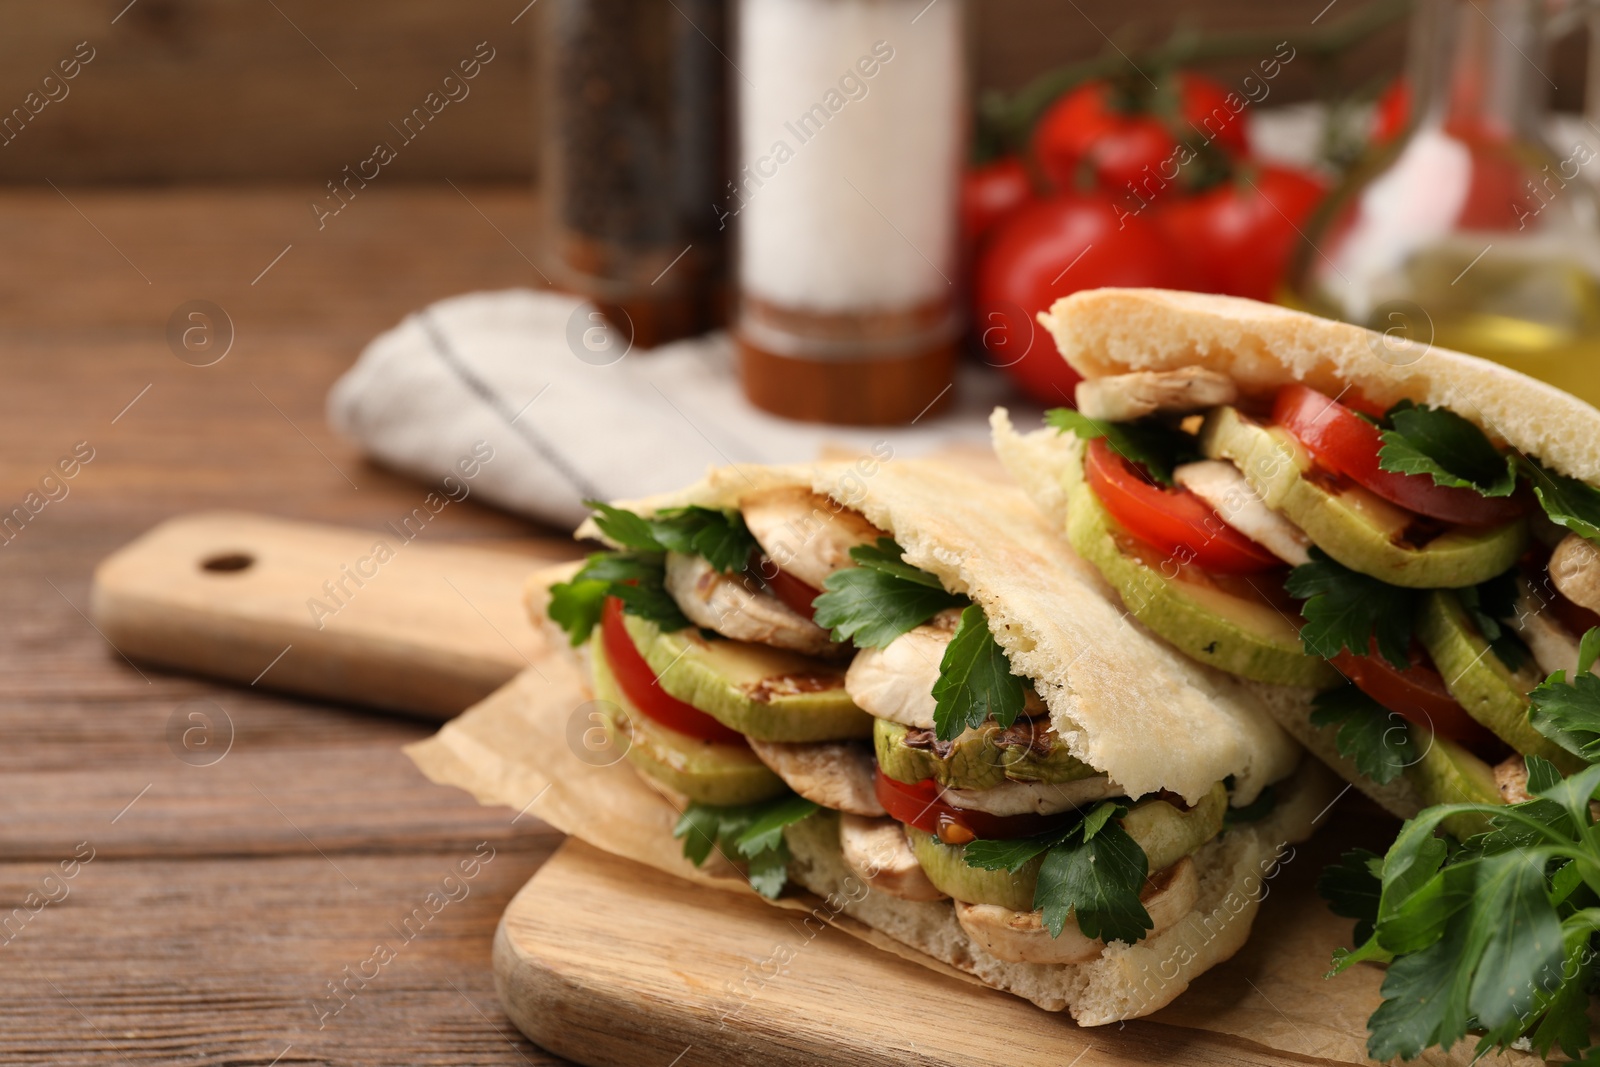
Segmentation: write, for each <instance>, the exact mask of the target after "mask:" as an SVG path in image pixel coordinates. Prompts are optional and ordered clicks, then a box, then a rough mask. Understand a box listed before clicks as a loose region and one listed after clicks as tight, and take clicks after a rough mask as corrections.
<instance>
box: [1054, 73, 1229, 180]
mask: <svg viewBox="0 0 1600 1067" xmlns="http://www.w3.org/2000/svg"><path fill="white" fill-rule="evenodd" d="M1177 79H1178V84H1177V91H1178V98H1179V102H1178V114H1176V115H1171V116H1167V115H1160V114H1157V113H1156V107H1155V103H1156V102H1155V100H1154V99H1153V98H1152V96H1151V94H1148V93H1145V92H1144V91H1143V88H1142V87H1140V88H1139V90H1138V91H1137V92H1134V91H1129V90H1126V89H1124V88H1122V87H1120V86H1117V85H1115V84H1113V83H1112V82H1109V81H1104V80H1095V81H1088V82H1084V83H1083V84H1082V85H1080V86H1078V87H1077V88H1076V89H1073V90H1071V91H1069V92H1067V93H1064V94H1063V95H1062V96H1061V97H1060V98H1059V99H1057V100H1056V102H1055V103H1053V104H1052V105H1050V107H1049V108H1048V109H1046V110H1045V112H1044V114H1043V115H1041V116H1040V117H1039V121H1038V123H1037V124H1035V126H1034V129H1033V140H1032V149H1033V154H1034V158H1035V159H1037V160H1038V162H1039V167H1040V169H1041V170H1042V171H1043V172H1044V174H1045V176H1046V177H1048V178H1049V179H1050V181H1051V182H1053V183H1054V184H1055V186H1056V188H1058V189H1080V188H1082V184H1081V182H1082V179H1083V178H1084V177H1085V176H1089V177H1092V178H1093V179H1094V180H1095V181H1096V182H1098V183H1099V185H1100V186H1101V187H1102V188H1105V189H1109V190H1111V191H1113V192H1117V193H1124V192H1126V191H1127V186H1128V184H1129V183H1130V182H1131V183H1133V184H1134V185H1136V186H1137V185H1138V184H1139V183H1140V181H1141V179H1146V178H1147V174H1146V168H1148V173H1149V174H1153V175H1156V176H1158V177H1165V178H1167V179H1168V180H1170V178H1171V174H1172V171H1173V168H1174V166H1175V165H1176V164H1177V163H1178V162H1179V160H1178V159H1177V155H1178V151H1179V149H1178V142H1179V140H1180V139H1181V140H1182V141H1183V143H1184V144H1187V145H1189V146H1191V148H1199V147H1200V146H1201V145H1203V144H1206V143H1212V144H1215V145H1216V146H1217V147H1219V148H1221V149H1222V150H1223V151H1224V152H1226V153H1227V154H1229V155H1236V156H1242V155H1245V154H1246V153H1247V152H1248V151H1249V147H1250V145H1249V138H1248V136H1247V135H1246V133H1245V120H1244V116H1243V114H1242V112H1243V102H1242V101H1241V100H1240V98H1239V97H1238V96H1237V95H1236V94H1232V93H1229V92H1228V90H1227V89H1225V88H1223V87H1222V86H1220V85H1218V84H1217V83H1216V82H1214V81H1211V80H1210V79H1209V78H1205V77H1202V76H1200V75H1198V74H1191V73H1189V72H1188V71H1180V72H1179V73H1178V74H1177ZM1230 98H1231V101H1230ZM1230 102H1232V103H1236V104H1238V107H1231V106H1230ZM1174 131H1176V136H1174ZM1163 168H1165V173H1164V172H1163Z"/></svg>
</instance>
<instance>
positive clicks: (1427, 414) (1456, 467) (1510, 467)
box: [1378, 400, 1517, 497]
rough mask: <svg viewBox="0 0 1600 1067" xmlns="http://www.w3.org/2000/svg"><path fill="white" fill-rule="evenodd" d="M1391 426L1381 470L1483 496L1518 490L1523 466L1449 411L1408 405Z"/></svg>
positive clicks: (1390, 418) (1395, 411) (1390, 417)
mask: <svg viewBox="0 0 1600 1067" xmlns="http://www.w3.org/2000/svg"><path fill="white" fill-rule="evenodd" d="M1385 421H1386V422H1387V423H1388V424H1389V425H1390V427H1392V428H1391V429H1387V430H1385V431H1384V432H1383V446H1382V447H1381V448H1380V449H1379V450H1378V466H1379V467H1380V468H1382V469H1383V470H1386V471H1394V472H1396V473H1398V474H1426V475H1429V476H1430V477H1432V478H1433V484H1434V485H1445V486H1452V487H1454V488H1459V489H1471V490H1473V491H1474V492H1477V493H1478V494H1480V495H1482V496H1488V497H1500V496H1510V495H1511V494H1512V492H1514V491H1515V490H1516V488H1517V461H1516V458H1515V457H1514V456H1510V455H1505V454H1503V453H1502V452H1501V451H1500V450H1499V449H1497V448H1495V446H1494V444H1493V442H1491V441H1490V440H1489V438H1488V437H1487V436H1486V435H1485V434H1484V432H1483V431H1482V430H1480V429H1478V427H1477V426H1475V425H1473V424H1472V423H1471V422H1468V421H1467V420H1466V419H1464V418H1462V417H1461V416H1460V415H1457V414H1456V413H1455V412H1453V411H1449V410H1446V409H1445V408H1433V407H1428V406H1427V405H1426V404H1423V405H1420V406H1419V405H1416V404H1413V403H1411V402H1410V401H1409V400H1403V401H1401V402H1400V403H1399V404H1396V405H1395V406H1394V407H1392V408H1390V409H1389V411H1388V414H1387V416H1386V418H1385Z"/></svg>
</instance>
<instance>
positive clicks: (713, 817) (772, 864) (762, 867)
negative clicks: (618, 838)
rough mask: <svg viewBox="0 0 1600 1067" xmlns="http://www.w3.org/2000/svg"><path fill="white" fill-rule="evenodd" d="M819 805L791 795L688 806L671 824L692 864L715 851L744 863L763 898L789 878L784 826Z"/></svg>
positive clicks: (787, 850)
mask: <svg viewBox="0 0 1600 1067" xmlns="http://www.w3.org/2000/svg"><path fill="white" fill-rule="evenodd" d="M817 810H818V806H817V805H816V804H814V803H812V802H811V801H809V800H806V799H805V798H804V797H799V796H795V795H794V794H793V793H791V794H789V795H787V796H782V797H779V798H777V799H776V800H767V801H762V802H761V803H759V804H735V805H728V806H716V805H711V804H698V803H696V804H690V805H689V807H688V808H687V809H685V810H684V812H683V814H682V815H681V816H680V817H679V818H678V822H677V825H675V826H674V827H673V828H672V836H673V837H675V838H682V839H683V855H684V857H685V858H686V859H688V860H689V862H690V863H693V864H694V865H695V866H696V867H698V866H700V865H701V864H703V863H705V861H706V860H707V858H709V857H710V855H711V852H712V850H713V849H717V850H719V851H721V852H722V854H723V855H725V856H727V857H728V858H730V859H731V858H732V857H733V855H734V854H737V855H738V856H739V857H740V858H742V859H743V860H744V861H745V866H746V868H747V871H748V875H749V878H750V885H751V887H752V888H753V889H755V891H756V892H758V893H760V894H761V895H762V896H764V897H767V898H769V899H770V898H772V897H776V896H777V895H778V894H779V893H781V892H782V891H783V887H784V884H785V883H786V882H787V881H788V878H789V859H790V856H789V846H788V845H786V844H784V841H783V830H784V828H785V827H787V826H792V825H794V824H795V823H797V822H800V821H801V820H803V819H807V818H809V817H810V816H811V815H812V814H813V813H814V812H816V811H817Z"/></svg>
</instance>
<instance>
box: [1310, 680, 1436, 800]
mask: <svg viewBox="0 0 1600 1067" xmlns="http://www.w3.org/2000/svg"><path fill="white" fill-rule="evenodd" d="M1312 704H1313V705H1314V706H1315V708H1316V710H1315V711H1313V712H1312V713H1311V725H1312V726H1317V727H1331V726H1337V727H1338V728H1339V732H1338V733H1336V734H1335V735H1334V738H1333V743H1334V747H1335V748H1337V749H1338V750H1339V755H1341V756H1343V757H1345V758H1346V759H1348V760H1351V761H1353V762H1354V763H1355V765H1356V770H1357V771H1359V772H1361V774H1362V775H1363V776H1365V777H1367V778H1370V779H1372V780H1373V781H1374V782H1377V783H1378V784H1379V785H1385V784H1387V783H1389V782H1392V781H1394V780H1395V779H1396V778H1398V777H1400V775H1401V774H1402V773H1404V771H1405V769H1406V768H1407V767H1409V766H1411V765H1412V764H1414V763H1416V762H1417V759H1418V753H1417V746H1416V742H1415V741H1414V740H1413V739H1412V737H1411V730H1410V728H1409V727H1408V726H1407V725H1406V721H1405V719H1403V718H1401V717H1400V716H1399V715H1397V714H1395V713H1394V712H1392V711H1390V710H1389V709H1388V708H1385V707H1384V706H1383V705H1382V704H1379V703H1378V702H1377V701H1376V700H1373V699H1372V698H1371V697H1369V696H1367V694H1365V693H1363V692H1362V691H1361V690H1360V689H1358V688H1357V687H1356V686H1355V685H1354V684H1351V685H1347V686H1344V687H1342V688H1340V689H1330V690H1329V691H1328V692H1326V693H1320V694H1318V695H1317V697H1316V698H1315V699H1314V700H1313V701H1312Z"/></svg>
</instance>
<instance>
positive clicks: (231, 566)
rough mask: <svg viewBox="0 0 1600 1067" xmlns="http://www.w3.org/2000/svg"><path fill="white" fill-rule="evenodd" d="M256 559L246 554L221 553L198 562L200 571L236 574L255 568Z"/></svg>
mask: <svg viewBox="0 0 1600 1067" xmlns="http://www.w3.org/2000/svg"><path fill="white" fill-rule="evenodd" d="M255 562H256V558H255V557H254V556H252V555H250V553H248V552H223V553H220V554H218V555H215V556H210V557H208V558H206V559H203V560H201V561H200V569H201V570H203V571H210V572H212V573H213V574H237V573H238V572H239V571H242V570H248V569H249V568H251V567H253V566H255Z"/></svg>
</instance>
